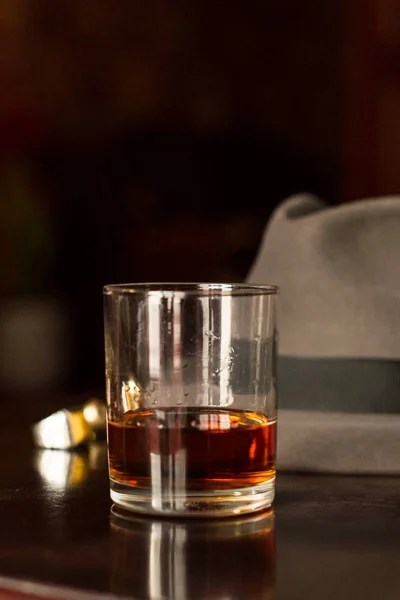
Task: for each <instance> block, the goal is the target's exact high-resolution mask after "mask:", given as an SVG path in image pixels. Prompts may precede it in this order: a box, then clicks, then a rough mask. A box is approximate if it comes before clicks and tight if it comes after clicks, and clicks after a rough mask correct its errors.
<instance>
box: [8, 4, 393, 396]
mask: <svg viewBox="0 0 400 600" xmlns="http://www.w3.org/2000/svg"><path fill="white" fill-rule="evenodd" d="M0 90H1V93H0V209H1V210H0V275H1V276H0V393H3V394H13V393H14V392H21V391H22V392H27V393H29V392H30V391H31V390H47V389H53V390H54V389H69V390H74V389H79V390H87V391H88V392H89V391H92V390H98V389H100V390H101V389H102V385H103V384H102V381H103V333H102V296H101V288H102V286H103V285H104V284H105V283H111V282H122V281H162V280H166V281H173V280H175V281H177V280H178V281H194V280H203V281H217V280H219V281H229V280H230V281H241V280H243V279H244V277H245V276H246V273H247V271H248V269H249V267H250V265H251V262H252V261H253V259H254V257H255V254H256V252H257V248H258V244H259V242H260V237H261V235H262V232H263V230H264V228H265V225H266V223H267V220H268V217H269V215H270V214H271V211H272V210H273V208H274V207H275V206H276V205H277V204H278V203H279V202H280V201H281V200H282V199H283V198H285V197H286V196H287V195H289V194H291V193H294V192H301V191H308V192H313V193H316V194H318V195H321V196H322V197H324V198H325V199H326V200H327V201H328V202H331V203H338V202H344V201H350V200H354V199H356V198H362V197H366V196H374V195H378V194H391V193H397V192H398V191H399V188H400V169H399V153H400V148H399V142H400V16H399V11H398V3H397V0H352V1H351V2H348V1H347V0H326V1H324V2H320V0H303V1H302V2H296V1H295V0H249V1H248V2H238V1H236V0H235V1H233V0H232V1H231V2H204V0H190V1H188V0H180V1H176V2H165V1H163V0H153V1H152V2H150V3H149V2H128V1H126V2H125V1H120V2H115V1H113V0H85V1H84V2H82V0H57V2H54V1H53V0H35V1H34V2H32V1H30V0H2V1H0ZM1 390H2V392H1Z"/></svg>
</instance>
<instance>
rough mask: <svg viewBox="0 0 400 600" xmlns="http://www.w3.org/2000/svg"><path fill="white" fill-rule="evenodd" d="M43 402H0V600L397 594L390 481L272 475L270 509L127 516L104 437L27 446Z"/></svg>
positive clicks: (395, 495)
mask: <svg viewBox="0 0 400 600" xmlns="http://www.w3.org/2000/svg"><path fill="white" fill-rule="evenodd" d="M49 406H50V404H49V403H47V407H46V403H45V402H41V403H37V404H33V403H32V404H31V405H30V406H28V407H26V405H25V407H23V406H18V405H17V404H16V402H15V401H13V402H9V403H6V404H4V403H3V404H2V405H1V406H0V416H1V419H0V423H1V425H0V427H1V435H0V452H1V457H2V460H1V470H0V474H1V476H0V501H1V503H0V588H1V591H0V600H3V599H5V598H11V599H15V600H17V599H18V600H19V599H22V598H33V597H35V598H36V597H39V598H44V597H46V598H77V599H78V598H81V599H82V600H85V598H107V597H114V596H118V597H128V598H137V599H150V598H151V599H152V600H154V599H156V598H163V599H168V598H171V599H173V600H191V599H201V600H206V599H211V598H215V599H219V600H253V599H254V600H261V599H271V598H278V599H282V600H297V599H298V600H314V599H315V600H317V599H318V600H321V599H323V600H331V599H332V600H333V599H335V600H338V599H340V600H347V599H351V600H357V599H358V598H360V599H362V600H370V599H371V600H372V599H374V600H375V599H379V600H381V599H382V600H391V599H393V600H394V599H396V600H398V598H400V480H399V479H395V478H376V477H374V478H365V477H363V478H357V477H333V476H330V477H327V476H307V475H286V474H281V475H280V477H279V478H278V486H277V501H276V505H275V514H273V515H270V516H260V515H258V516H257V517H254V518H253V519H252V520H249V519H246V518H242V519H237V520H236V521H235V520H234V521H233V522H212V523H210V522H203V523H201V522H199V521H191V522H182V521H175V522H174V521H168V520H154V519H150V518H138V519H136V521H134V522H132V523H130V524H128V523H126V522H124V521H123V520H121V519H119V518H116V517H113V516H112V515H111V513H110V508H111V504H110V501H109V497H108V479H107V470H106V450H105V447H104V445H101V444H99V445H96V446H93V447H92V448H91V450H90V451H89V453H87V454H84V453H83V454H68V453H63V452H55V453H54V452H51V451H39V450H35V449H33V447H32V443H31V440H30V431H29V424H30V423H31V422H33V420H34V419H35V418H41V417H42V416H44V414H46V413H48V408H49ZM57 407H58V406H56V405H54V403H53V404H52V408H57ZM11 417H12V418H11ZM399 433H400V432H399ZM274 522H275V526H274ZM275 548H276V550H275Z"/></svg>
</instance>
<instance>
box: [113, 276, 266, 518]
mask: <svg viewBox="0 0 400 600" xmlns="http://www.w3.org/2000/svg"><path fill="white" fill-rule="evenodd" d="M276 294H277V289H276V287H274V286H264V285H260V286H257V285H240V284H157V283H151V284H150V283H149V284H138V285H136V284H132V285H111V286H106V287H105V289H104V318H105V353H106V387H107V402H108V449H109V467H110V486H111V497H112V499H113V501H114V502H115V503H117V504H119V505H120V506H122V507H124V508H126V509H130V510H134V511H138V512H145V513H159V514H171V515H182V516H190V515H195V516H202V515H203V516H218V515H221V516H223V515H232V514H240V513H246V512H252V511H255V510H259V509H261V508H265V507H267V506H270V505H271V503H272V501H273V497H274V490H275V454H276V369H275V358H276V343H277V332H276V310H275V303H276Z"/></svg>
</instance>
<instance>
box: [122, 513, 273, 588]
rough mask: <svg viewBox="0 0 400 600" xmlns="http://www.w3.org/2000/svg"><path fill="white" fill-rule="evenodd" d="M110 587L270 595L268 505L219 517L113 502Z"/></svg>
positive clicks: (269, 521) (269, 514) (271, 546)
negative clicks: (153, 512) (154, 514)
mask: <svg viewBox="0 0 400 600" xmlns="http://www.w3.org/2000/svg"><path fill="white" fill-rule="evenodd" d="M111 512H112V516H111V532H110V535H111V580H110V591H111V592H112V593H114V594H121V595H126V596H128V595H130V594H133V595H135V596H136V597H138V598H143V599H146V600H156V599H157V600H158V599H159V598H173V599H174V600H187V599H189V598H190V599H191V600H196V599H199V600H200V599H201V600H203V599H204V598H209V599H212V598H215V599H222V598H223V599H224V600H234V599H236V598H243V599H246V600H261V599H263V600H272V599H273V598H274V588H275V531H274V514H273V512H272V511H269V512H267V513H263V514H259V515H257V516H251V517H242V518H237V519H222V520H220V521H215V520H213V521H206V520H201V521H195V520H190V521H184V520H179V521H168V520H161V519H159V520H155V519H149V518H146V517H143V518H141V517H132V516H131V513H127V512H125V511H124V510H123V509H120V508H118V507H116V506H115V505H114V506H113V508H112V511H111Z"/></svg>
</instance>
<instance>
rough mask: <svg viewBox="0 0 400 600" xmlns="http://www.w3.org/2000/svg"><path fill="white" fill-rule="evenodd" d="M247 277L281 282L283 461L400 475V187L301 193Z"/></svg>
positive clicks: (279, 213)
mask: <svg viewBox="0 0 400 600" xmlns="http://www.w3.org/2000/svg"><path fill="white" fill-rule="evenodd" d="M247 280H248V281H249V282H252V283H273V284H276V285H278V286H279V287H280V298H279V338H280V343H279V346H280V350H279V353H280V357H279V365H278V375H279V390H280V394H279V396H280V407H281V411H280V426H279V449H278V465H279V466H280V468H281V469H288V470H305V471H332V472H351V473H399V474H400V414H398V413H400V197H387V198H381V199H375V200H365V201H359V202H354V203H351V204H345V205H341V206H336V207H328V206H327V205H326V204H325V203H323V202H322V201H321V200H319V199H317V198H315V197H314V196H311V195H307V194H303V195H297V196H293V197H291V198H289V199H288V200H286V201H284V202H283V204H281V206H280V207H278V209H277V210H276V211H275V213H274V214H273V215H272V217H271V219H270V222H269V223H268V225H267V228H266V231H265V233H264V236H263V239H262V242H261V246H260V249H259V252H258V255H257V257H256V260H255V263H254V265H253V267H252V268H251V271H250V273H249V276H248V278H247Z"/></svg>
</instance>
